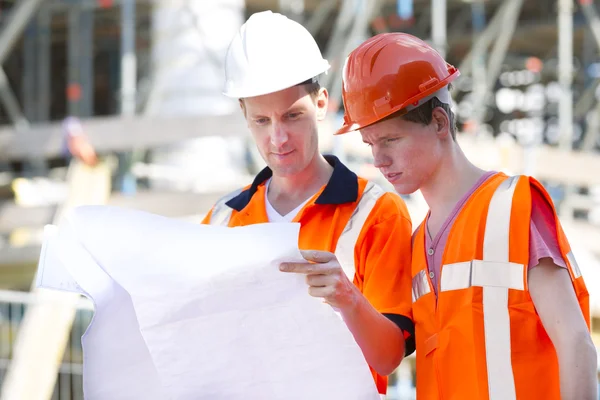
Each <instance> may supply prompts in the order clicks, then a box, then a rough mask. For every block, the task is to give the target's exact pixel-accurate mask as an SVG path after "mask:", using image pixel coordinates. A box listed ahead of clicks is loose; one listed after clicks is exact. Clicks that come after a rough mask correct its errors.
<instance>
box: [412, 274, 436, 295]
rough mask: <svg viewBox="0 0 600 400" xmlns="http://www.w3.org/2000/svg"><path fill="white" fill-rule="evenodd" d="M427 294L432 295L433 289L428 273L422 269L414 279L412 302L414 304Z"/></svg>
mask: <svg viewBox="0 0 600 400" xmlns="http://www.w3.org/2000/svg"><path fill="white" fill-rule="evenodd" d="M427 293H431V287H430V286H429V281H428V280H427V271H425V270H424V269H422V270H421V271H419V272H418V273H417V274H416V275H415V276H413V278H412V301H413V303H414V302H415V301H417V300H419V298H420V297H421V296H425V295H426V294H427Z"/></svg>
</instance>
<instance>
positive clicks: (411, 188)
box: [394, 183, 419, 196]
mask: <svg viewBox="0 0 600 400" xmlns="http://www.w3.org/2000/svg"><path fill="white" fill-rule="evenodd" d="M394 190H395V191H396V193H398V194H401V195H404V196H407V195H409V194H413V193H414V192H416V191H417V190H419V186H418V185H414V184H408V183H396V184H394Z"/></svg>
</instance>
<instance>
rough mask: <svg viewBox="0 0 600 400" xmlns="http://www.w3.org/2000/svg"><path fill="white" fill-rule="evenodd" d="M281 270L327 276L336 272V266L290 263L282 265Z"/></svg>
mask: <svg viewBox="0 0 600 400" xmlns="http://www.w3.org/2000/svg"><path fill="white" fill-rule="evenodd" d="M279 269H280V270H281V271H283V272H295V273H299V274H327V273H330V272H331V271H333V270H335V269H336V266H335V265H330V264H320V263H308V262H305V263H304V262H299V263H297V262H289V263H282V264H281V265H280V266H279Z"/></svg>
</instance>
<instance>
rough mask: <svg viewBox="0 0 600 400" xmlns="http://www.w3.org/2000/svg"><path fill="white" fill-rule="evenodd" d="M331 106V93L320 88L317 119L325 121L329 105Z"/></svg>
mask: <svg viewBox="0 0 600 400" xmlns="http://www.w3.org/2000/svg"><path fill="white" fill-rule="evenodd" d="M328 106H329V93H328V92H327V89H325V88H321V89H319V94H318V95H317V121H323V120H324V119H325V115H327V107H328Z"/></svg>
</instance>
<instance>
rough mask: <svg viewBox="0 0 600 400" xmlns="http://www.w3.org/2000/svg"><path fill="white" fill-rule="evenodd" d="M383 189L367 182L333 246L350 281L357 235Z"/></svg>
mask: <svg viewBox="0 0 600 400" xmlns="http://www.w3.org/2000/svg"><path fill="white" fill-rule="evenodd" d="M384 193H385V191H384V190H383V189H382V188H381V187H380V186H379V185H377V184H375V183H373V182H368V183H367V185H366V187H365V190H364V191H363V194H362V196H361V198H360V201H359V202H358V204H357V205H356V208H355V209H354V212H353V213H352V216H351V217H350V219H349V220H348V223H347V224H346V226H345V227H344V231H343V232H342V234H341V235H340V237H339V238H338V241H337V245H336V247H335V256H336V258H337V260H338V261H339V263H340V265H341V267H342V269H343V270H344V272H345V273H346V276H347V277H348V279H350V281H352V280H353V279H354V273H355V272H356V266H355V265H354V247H355V246H356V241H357V240H358V236H359V235H360V232H361V230H362V228H363V225H364V224H365V221H366V220H367V217H368V216H369V214H371V211H372V210H373V207H375V204H376V203H377V200H379V198H380V197H381V196H382V195H383V194H384Z"/></svg>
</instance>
